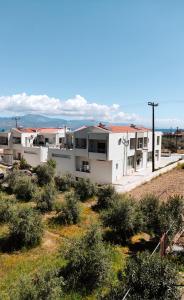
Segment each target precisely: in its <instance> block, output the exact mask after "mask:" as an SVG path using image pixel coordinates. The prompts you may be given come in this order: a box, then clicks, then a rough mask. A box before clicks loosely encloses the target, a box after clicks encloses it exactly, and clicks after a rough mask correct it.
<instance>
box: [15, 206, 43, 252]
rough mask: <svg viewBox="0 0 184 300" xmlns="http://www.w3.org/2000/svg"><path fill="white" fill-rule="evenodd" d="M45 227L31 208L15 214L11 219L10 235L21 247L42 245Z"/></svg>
mask: <svg viewBox="0 0 184 300" xmlns="http://www.w3.org/2000/svg"><path fill="white" fill-rule="evenodd" d="M42 234H43V226H42V222H41V218H40V216H39V215H38V214H37V213H36V212H35V211H34V210H33V209H31V208H23V209H21V210H18V211H16V212H14V214H13V216H12V217H11V219H10V235H11V238H12V240H13V241H14V242H15V243H16V244H17V245H20V246H25V247H32V246H35V245H37V244H39V243H40V241H41V237H42Z"/></svg>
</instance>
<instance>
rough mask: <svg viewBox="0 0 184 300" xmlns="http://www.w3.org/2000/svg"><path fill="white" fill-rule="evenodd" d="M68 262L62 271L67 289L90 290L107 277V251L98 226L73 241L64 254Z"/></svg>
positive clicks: (108, 269) (108, 261)
mask: <svg viewBox="0 0 184 300" xmlns="http://www.w3.org/2000/svg"><path fill="white" fill-rule="evenodd" d="M65 257H66V259H67V260H68V264H67V266H66V268H65V270H64V271H63V276H64V278H65V279H66V282H67V285H68V288H69V289H71V288H72V289H80V290H83V291H84V290H86V291H92V290H93V289H94V288H96V287H99V286H101V285H102V283H104V281H105V280H106V279H107V276H108V273H109V271H110V258H109V251H108V250H107V248H106V247H105V246H104V244H103V242H102V235H101V231H100V229H99V227H98V226H97V225H93V226H92V228H91V229H90V230H89V231H88V232H87V233H86V235H85V236H83V237H82V238H81V239H80V240H78V241H76V242H74V243H73V245H72V246H71V247H70V248H69V249H68V251H67V252H66V254H65Z"/></svg>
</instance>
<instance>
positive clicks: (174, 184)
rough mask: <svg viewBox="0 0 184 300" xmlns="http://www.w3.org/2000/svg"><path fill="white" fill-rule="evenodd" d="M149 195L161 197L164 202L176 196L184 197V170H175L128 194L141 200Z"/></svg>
mask: <svg viewBox="0 0 184 300" xmlns="http://www.w3.org/2000/svg"><path fill="white" fill-rule="evenodd" d="M149 193H152V194H154V195H157V196H159V197H160V199H162V200H166V199H167V198H168V197H169V196H172V195H176V194H179V195H182V196H184V170H180V169H173V170H171V171H169V172H167V173H164V174H162V175H160V176H158V177H156V178H154V179H152V180H151V181H149V182H147V183H145V184H143V185H141V186H139V187H137V188H135V189H133V190H132V191H131V192H129V193H128V194H129V195H131V196H133V197H134V198H136V199H140V198H141V197H142V196H144V195H145V194H149Z"/></svg>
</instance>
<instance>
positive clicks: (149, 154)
mask: <svg viewBox="0 0 184 300" xmlns="http://www.w3.org/2000/svg"><path fill="white" fill-rule="evenodd" d="M147 161H148V162H149V161H152V152H148V156H147Z"/></svg>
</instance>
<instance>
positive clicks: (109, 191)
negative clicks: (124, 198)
mask: <svg viewBox="0 0 184 300" xmlns="http://www.w3.org/2000/svg"><path fill="white" fill-rule="evenodd" d="M117 198H118V194H117V192H116V191H115V188H114V186H113V185H110V184H109V185H102V186H101V187H99V188H98V192H97V205H96V207H97V208H98V209H106V208H109V207H110V206H111V204H112V203H113V201H114V200H116V199H117Z"/></svg>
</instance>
